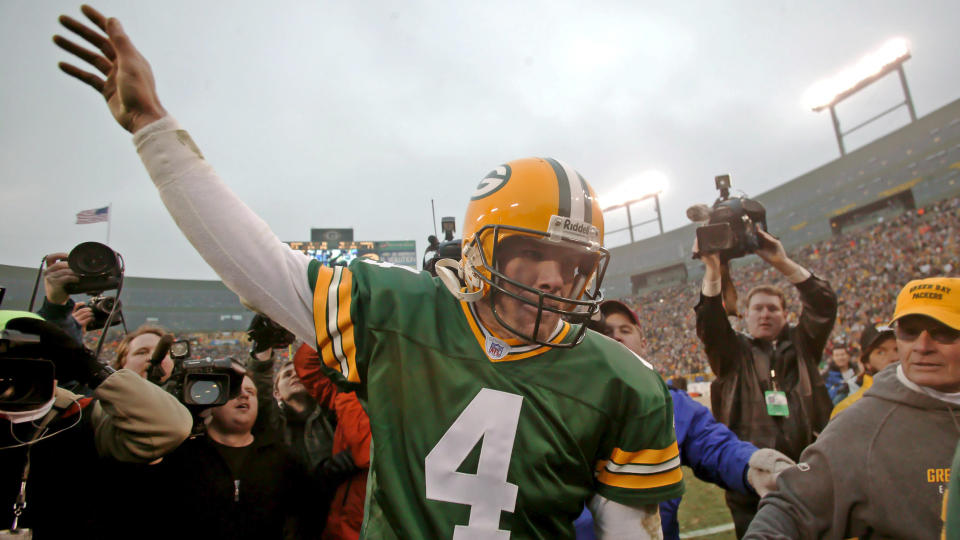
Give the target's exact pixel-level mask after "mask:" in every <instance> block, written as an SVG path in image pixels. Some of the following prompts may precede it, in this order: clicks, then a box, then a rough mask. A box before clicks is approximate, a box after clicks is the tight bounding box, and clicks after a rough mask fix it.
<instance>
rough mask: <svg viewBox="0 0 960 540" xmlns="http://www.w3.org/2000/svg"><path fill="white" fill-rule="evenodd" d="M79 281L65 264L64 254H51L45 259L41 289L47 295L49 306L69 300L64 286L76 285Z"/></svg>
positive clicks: (65, 256)
mask: <svg viewBox="0 0 960 540" xmlns="http://www.w3.org/2000/svg"><path fill="white" fill-rule="evenodd" d="M79 279H80V277H79V276H77V274H76V273H74V271H73V270H71V269H70V266H69V265H68V264H67V254H66V253H51V254H50V255H47V258H46V268H45V269H44V271H43V288H44V290H45V291H46V294H47V301H48V302H50V303H51V304H66V303H67V300H69V299H70V295H69V294H67V291H66V289H65V288H66V286H67V284H68V283H76V282H77V281H78V280H79Z"/></svg>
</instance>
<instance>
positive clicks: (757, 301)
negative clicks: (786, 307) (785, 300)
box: [747, 293, 787, 341]
mask: <svg viewBox="0 0 960 540" xmlns="http://www.w3.org/2000/svg"><path fill="white" fill-rule="evenodd" d="M786 321H787V319H786V315H785V314H784V313H783V304H782V303H781V302H780V297H778V296H774V295H772V294H764V293H757V294H755V295H753V296H752V297H751V298H750V305H749V306H748V307H747V331H748V332H749V333H750V335H751V336H753V337H754V339H764V340H768V341H773V340H774V339H776V338H777V336H778V335H780V331H781V330H783V325H784V324H785V323H786Z"/></svg>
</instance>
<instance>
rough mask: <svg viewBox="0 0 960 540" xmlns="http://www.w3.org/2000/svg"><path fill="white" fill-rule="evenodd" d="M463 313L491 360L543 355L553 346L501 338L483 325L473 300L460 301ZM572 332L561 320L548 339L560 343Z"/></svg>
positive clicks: (503, 360)
mask: <svg viewBox="0 0 960 540" xmlns="http://www.w3.org/2000/svg"><path fill="white" fill-rule="evenodd" d="M460 307H461V308H462V309H463V314H464V316H465V317H466V318H467V323H469V325H470V329H471V330H472V331H473V336H474V338H476V340H477V343H478V344H479V345H480V348H481V349H483V352H484V354H486V356H487V358H489V359H490V361H491V362H510V361H513V360H522V359H524V358H530V357H532V356H538V355H541V354H543V353H545V352H547V351H549V350H551V349H552V347H548V346H546V345H538V344H536V343H526V342H524V341H521V340H519V339H513V338H511V339H501V338H498V337H497V336H495V335H493V333H492V332H491V331H490V330H488V329H487V327H486V326H484V325H483V322H482V321H481V320H480V316H479V315H478V314H477V311H476V307H475V306H474V304H473V303H472V302H460ZM569 332H570V323H568V322H566V321H563V320H561V321H560V322H559V323H558V324H557V328H556V329H555V330H554V332H553V335H551V336H550V339H548V340H547V341H548V342H550V343H560V342H562V341H563V339H564V338H565V337H567V334H568V333H569Z"/></svg>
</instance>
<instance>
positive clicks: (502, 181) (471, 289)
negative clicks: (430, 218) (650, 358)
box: [460, 158, 610, 347]
mask: <svg viewBox="0 0 960 540" xmlns="http://www.w3.org/2000/svg"><path fill="white" fill-rule="evenodd" d="M517 235H523V236H530V237H534V238H537V239H540V240H542V241H544V242H545V243H547V244H550V245H559V246H562V247H564V248H568V249H569V250H570V252H569V253H570V255H569V257H570V258H571V260H572V263H573V265H574V267H575V268H574V278H573V285H572V288H571V289H570V292H569V293H568V295H567V296H558V295H555V294H551V293H548V292H545V291H542V290H538V289H536V288H533V287H529V286H527V285H524V284H522V283H519V282H517V281H514V280H512V279H510V278H509V277H507V276H506V275H504V274H503V273H502V269H501V268H500V262H499V261H498V260H497V252H498V249H499V247H500V246H501V244H502V242H503V241H504V239H506V238H509V237H511V236H517ZM564 257H567V256H566V255H564ZM609 259H610V254H609V252H608V251H607V250H606V249H604V248H603V213H602V211H601V209H600V205H599V203H598V202H597V198H596V194H595V193H594V191H593V189H592V188H591V187H590V185H589V184H588V183H587V182H586V180H584V179H583V177H582V176H580V174H579V173H578V172H577V171H575V170H574V169H573V168H571V167H570V166H568V165H566V164H564V163H563V162H560V161H557V160H555V159H550V158H526V159H518V160H516V161H511V162H509V163H506V164H503V165H501V166H499V167H497V168H496V169H494V170H493V171H491V172H490V173H489V174H487V175H486V176H485V177H484V178H483V179H482V180H481V181H480V184H479V185H478V186H477V189H476V190H475V191H474V192H473V195H472V196H471V197H470V203H469V205H468V206H467V214H466V217H465V218H464V221H463V257H462V258H461V261H460V270H461V276H462V277H463V280H464V282H465V284H466V292H465V294H464V295H463V296H461V297H462V298H465V299H467V300H476V299H479V298H489V301H490V305H491V308H492V309H493V314H494V316H495V317H496V318H497V321H498V322H499V323H500V324H501V325H503V326H504V327H505V328H506V329H508V330H510V331H511V332H513V333H514V334H516V335H518V336H520V337H522V338H523V339H525V340H528V341H531V342H533V343H539V344H541V345H549V346H554V347H556V346H559V347H572V346H574V345H576V344H577V343H579V342H580V341H581V340H582V339H583V333H584V331H585V330H586V324H585V323H586V322H587V321H588V320H589V319H590V318H591V317H593V316H594V315H595V314H596V313H598V311H599V309H600V308H599V306H600V302H601V301H602V300H603V296H602V294H601V292H600V283H601V281H602V280H603V274H604V272H605V271H606V267H607V263H608V261H609ZM504 285H510V287H511V288H512V289H515V290H517V289H518V290H521V291H524V292H526V293H527V294H528V295H529V296H523V295H519V294H516V293H515V292H511V291H510V290H507V289H506V288H505V287H504ZM500 294H506V295H509V296H511V297H513V298H516V299H519V300H520V301H522V302H524V303H526V304H528V305H531V306H535V307H536V308H537V310H538V312H537V319H536V325H535V328H534V330H533V332H532V334H531V335H528V334H524V333H521V332H519V331H517V330H516V329H515V328H513V327H512V326H511V325H510V324H509V323H508V322H507V321H504V320H503V319H502V318H501V316H500V314H499V313H498V312H497V308H496V303H495V301H496V298H497V296H498V295H500ZM544 311H550V312H554V313H557V314H559V315H560V316H561V317H563V318H564V319H565V320H567V321H568V322H570V323H574V324H579V325H580V328H579V329H577V332H576V333H575V334H574V339H572V340H565V341H566V343H562V344H559V345H558V344H556V343H548V342H545V341H543V340H541V339H539V338H538V335H539V334H538V331H539V328H540V321H541V318H542V316H543V312H544Z"/></svg>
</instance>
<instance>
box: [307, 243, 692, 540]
mask: <svg viewBox="0 0 960 540" xmlns="http://www.w3.org/2000/svg"><path fill="white" fill-rule="evenodd" d="M308 278H309V279H310V283H311V286H312V287H313V290H314V299H313V301H314V320H315V323H316V331H317V351H318V353H319V354H320V356H321V359H322V360H323V363H324V365H325V366H326V368H327V371H328V375H330V376H331V377H332V378H333V379H334V380H335V381H336V382H337V383H338V384H339V385H340V386H341V387H344V388H347V389H352V390H355V391H357V394H358V396H359V397H360V398H361V399H362V400H363V401H364V403H365V406H366V410H367V414H368V415H369V417H370V429H371V432H372V439H373V443H372V450H371V453H372V456H371V465H370V474H369V480H368V485H367V503H366V515H365V519H364V529H363V533H364V536H365V537H368V538H404V539H408V538H464V539H465V538H511V537H512V538H562V537H573V534H574V533H573V527H572V522H573V520H574V519H575V518H576V517H577V516H578V515H579V514H580V512H581V510H582V509H583V504H584V502H585V501H586V500H588V499H589V498H590V497H591V496H592V494H593V493H599V494H601V495H603V496H604V497H607V498H608V499H612V500H614V501H618V502H621V503H624V504H630V505H634V506H635V505H638V504H653V503H657V502H660V501H663V500H667V499H672V498H675V497H678V496H680V495H681V494H682V492H683V481H682V474H681V472H680V458H679V452H678V450H677V443H676V440H675V436H674V430H673V406H672V403H671V400H670V394H669V392H668V391H667V388H666V385H665V384H664V382H663V380H662V379H661V378H660V376H659V375H658V374H657V373H655V372H654V371H653V370H652V369H650V367H649V365H647V364H646V363H645V362H644V361H642V360H640V359H639V358H638V357H637V356H636V355H634V354H633V353H631V352H630V351H629V350H627V349H626V348H625V347H623V346H622V345H620V344H619V343H617V342H615V341H613V340H611V339H609V338H606V337H604V336H602V335H600V334H597V333H594V332H588V333H587V335H586V338H585V339H584V341H583V342H582V343H581V344H579V345H577V346H576V347H575V348H572V349H559V348H552V347H544V346H537V345H524V344H522V343H519V342H515V341H512V342H511V341H509V340H507V341H502V340H499V339H496V338H491V336H490V334H489V332H487V331H486V329H485V328H484V327H483V325H482V324H481V323H480V319H479V318H478V317H477V316H476V313H475V312H474V311H473V308H472V306H471V305H469V304H467V303H464V302H460V301H459V300H457V299H456V298H454V296H453V295H451V294H450V293H449V292H448V291H447V290H446V288H445V287H444V286H443V284H442V283H441V282H440V281H439V280H436V279H433V278H431V277H430V275H429V274H427V273H425V272H416V271H415V270H412V269H410V268H403V267H399V266H393V265H388V264H384V263H379V262H373V261H368V260H363V259H360V260H357V261H354V262H353V263H352V264H351V265H350V267H349V268H343V267H336V268H332V269H331V268H327V267H324V266H322V265H320V264H319V263H316V262H315V263H313V264H311V266H310V268H309V275H308ZM570 335H572V332H571V327H570V325H568V324H567V323H563V324H562V325H561V328H559V329H558V332H557V334H556V335H555V336H554V341H562V340H564V339H567V338H568V337H569V336H570Z"/></svg>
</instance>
